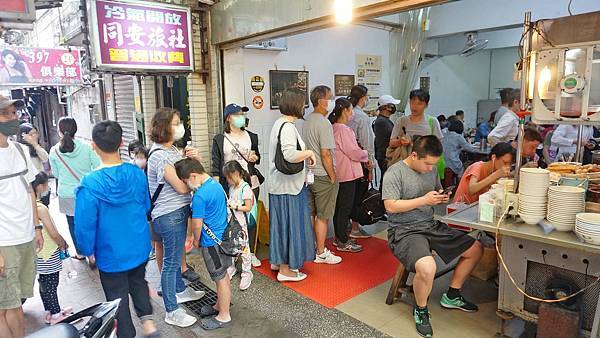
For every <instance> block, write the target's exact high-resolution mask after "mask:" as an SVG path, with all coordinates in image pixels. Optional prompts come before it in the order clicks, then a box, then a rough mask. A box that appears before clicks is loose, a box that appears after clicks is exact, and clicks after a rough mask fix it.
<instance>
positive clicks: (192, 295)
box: [175, 287, 206, 304]
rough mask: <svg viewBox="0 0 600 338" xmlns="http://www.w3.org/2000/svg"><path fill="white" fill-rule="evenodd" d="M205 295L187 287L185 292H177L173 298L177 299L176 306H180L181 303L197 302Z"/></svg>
mask: <svg viewBox="0 0 600 338" xmlns="http://www.w3.org/2000/svg"><path fill="white" fill-rule="evenodd" d="M205 294H206V292H204V291H196V290H194V289H192V288H190V287H187V288H185V290H183V291H181V292H179V293H178V294H176V295H175V296H176V297H177V304H181V303H186V302H191V301H194V300H198V299H200V298H202V297H204V295H205Z"/></svg>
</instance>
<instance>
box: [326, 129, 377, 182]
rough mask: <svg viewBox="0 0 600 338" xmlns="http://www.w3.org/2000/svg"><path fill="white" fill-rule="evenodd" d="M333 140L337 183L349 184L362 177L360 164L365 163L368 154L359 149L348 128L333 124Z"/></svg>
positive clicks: (352, 133)
mask: <svg viewBox="0 0 600 338" xmlns="http://www.w3.org/2000/svg"><path fill="white" fill-rule="evenodd" d="M333 137H334V139H335V145H336V148H335V164H336V165H335V174H336V176H337V180H338V182H349V181H354V180H355V179H358V178H361V177H363V176H364V175H363V169H362V166H361V164H360V163H361V162H367V161H368V159H369V153H368V152H367V151H366V150H363V149H361V148H360V147H359V146H358V143H357V142H356V135H354V132H353V131H352V129H350V127H348V126H347V125H345V124H341V123H334V124H333Z"/></svg>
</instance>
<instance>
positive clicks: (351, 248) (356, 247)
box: [334, 240, 363, 253]
mask: <svg viewBox="0 0 600 338" xmlns="http://www.w3.org/2000/svg"><path fill="white" fill-rule="evenodd" d="M335 242H337V240H335V241H334V243H335ZM336 248H337V251H344V252H352V253H356V252H361V251H362V250H363V247H362V245H360V244H358V243H355V242H352V241H348V242H346V243H340V242H338V243H337V245H336Z"/></svg>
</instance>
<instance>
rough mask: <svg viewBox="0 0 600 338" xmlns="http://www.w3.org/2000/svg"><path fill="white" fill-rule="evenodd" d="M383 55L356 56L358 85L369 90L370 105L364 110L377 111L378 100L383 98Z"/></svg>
mask: <svg viewBox="0 0 600 338" xmlns="http://www.w3.org/2000/svg"><path fill="white" fill-rule="evenodd" d="M381 65H382V62H381V55H365V54H356V83H357V84H362V85H364V86H365V87H367V89H368V94H369V104H368V106H366V107H365V108H364V110H367V111H371V110H375V109H377V100H378V99H379V96H381V72H382V68H381Z"/></svg>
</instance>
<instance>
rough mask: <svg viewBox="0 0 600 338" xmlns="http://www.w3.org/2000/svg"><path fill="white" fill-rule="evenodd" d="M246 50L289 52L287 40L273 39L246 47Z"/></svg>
mask: <svg viewBox="0 0 600 338" xmlns="http://www.w3.org/2000/svg"><path fill="white" fill-rule="evenodd" d="M244 48H247V49H260V50H272V51H277V52H281V51H287V38H279V39H272V40H266V41H260V42H257V43H254V44H251V45H246V46H244Z"/></svg>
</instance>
